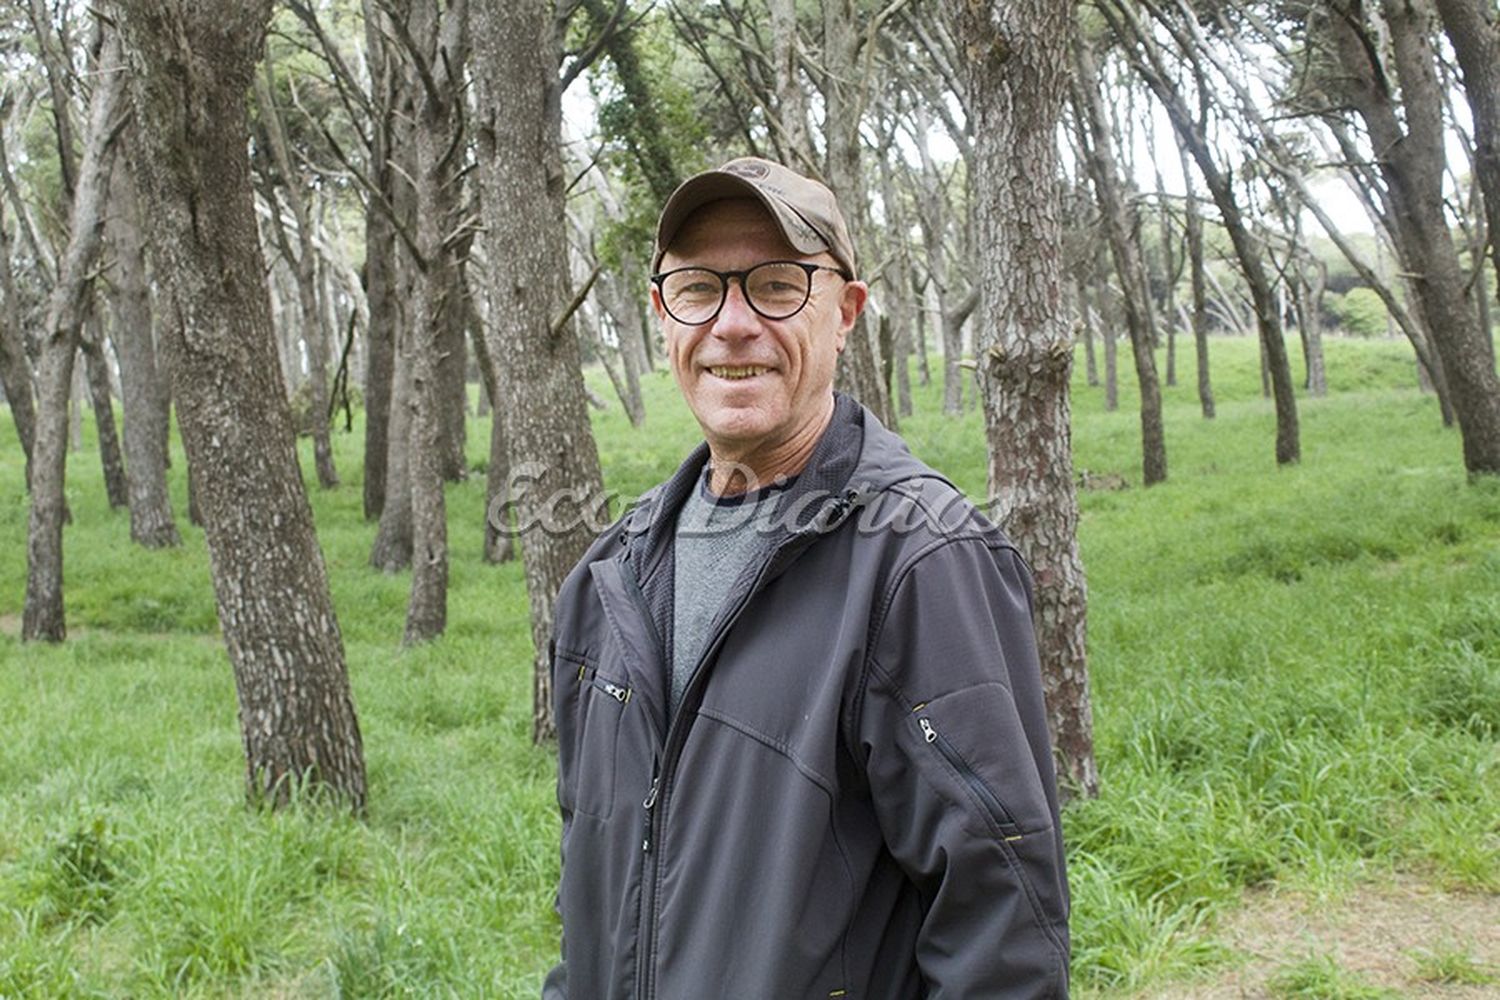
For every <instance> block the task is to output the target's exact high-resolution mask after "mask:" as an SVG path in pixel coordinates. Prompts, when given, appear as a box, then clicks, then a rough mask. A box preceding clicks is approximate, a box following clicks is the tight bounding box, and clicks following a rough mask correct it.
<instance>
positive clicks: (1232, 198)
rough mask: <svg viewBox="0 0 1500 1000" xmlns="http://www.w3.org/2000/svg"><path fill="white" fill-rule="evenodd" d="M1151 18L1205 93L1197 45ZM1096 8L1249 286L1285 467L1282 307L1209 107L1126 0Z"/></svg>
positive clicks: (1292, 416)
mask: <svg viewBox="0 0 1500 1000" xmlns="http://www.w3.org/2000/svg"><path fill="white" fill-rule="evenodd" d="M1142 6H1143V7H1145V8H1146V9H1147V10H1148V11H1149V12H1150V13H1151V15H1152V16H1153V18H1154V19H1155V21H1156V23H1158V24H1161V25H1162V26H1163V27H1164V28H1165V30H1166V31H1167V32H1168V34H1169V35H1171V36H1172V38H1173V39H1174V41H1175V42H1176V45H1177V50H1178V54H1179V55H1180V56H1181V57H1182V58H1183V60H1184V61H1185V63H1186V65H1187V68H1188V71H1189V72H1190V73H1191V74H1192V77H1193V85H1194V87H1195V89H1196V90H1197V92H1198V93H1199V94H1201V95H1206V94H1208V93H1209V92H1210V88H1209V86H1208V82H1207V79H1206V73H1205V70H1204V67H1203V64H1202V61H1201V59H1200V58H1199V55H1198V51H1199V50H1198V47H1197V46H1195V45H1194V44H1193V43H1192V41H1191V39H1190V38H1189V37H1188V36H1187V34H1186V29H1184V28H1181V27H1180V26H1179V25H1178V24H1177V22H1176V20H1175V19H1174V18H1173V17H1171V16H1170V14H1169V13H1168V12H1166V11H1164V10H1161V9H1160V8H1158V7H1156V6H1155V5H1154V4H1152V3H1150V2H1143V3H1142ZM1099 10H1100V12H1101V13H1103V14H1104V16H1105V18H1106V19H1107V20H1108V21H1109V23H1110V25H1111V27H1112V28H1113V30H1114V31H1115V33H1116V34H1117V35H1118V36H1119V37H1120V38H1122V39H1123V40H1125V47H1124V52H1125V55H1126V57H1127V58H1128V59H1129V60H1130V63H1131V65H1132V66H1133V67H1134V68H1135V70H1136V72H1137V73H1139V74H1140V76H1141V79H1142V80H1144V81H1145V82H1146V85H1147V86H1148V87H1150V88H1151V92H1152V93H1153V94H1154V95H1155V96H1156V99H1157V101H1158V102H1159V103H1160V104H1161V106H1162V108H1163V109H1164V110H1165V111H1166V113H1167V117H1168V119H1169V120H1170V121H1171V123H1172V129H1173V131H1174V132H1175V133H1176V135H1177V140H1178V143H1179V144H1180V145H1182V146H1183V147H1184V148H1185V149H1186V150H1187V151H1188V153H1190V154H1191V155H1192V157H1193V161H1194V162H1195V163H1196V164H1197V166H1198V172H1199V173H1200V174H1201V175H1202V177H1203V182H1204V183H1205V184H1206V185H1207V186H1208V190H1209V194H1210V195H1211V196H1212V197H1213V200H1214V204H1215V205H1217V206H1218V209H1219V217H1220V219H1221V220H1222V221H1223V224H1224V229H1225V231H1226V232H1227V233H1228V235H1229V240H1230V243H1231V244H1232V245H1233V246H1234V254H1235V259H1236V261H1238V263H1239V266H1240V273H1241V274H1243V275H1244V278H1245V283H1246V284H1247V285H1248V286H1249V288H1250V297H1251V300H1252V302H1253V303H1254V306H1255V323H1256V330H1257V332H1258V333H1259V335H1260V343H1261V350H1262V351H1263V352H1264V357H1265V359H1266V365H1267V367H1268V368H1269V375H1270V381H1271V386H1272V390H1273V393H1274V396H1275V405H1276V461H1277V462H1278V463H1280V464H1282V465H1286V464H1288V463H1291V462H1295V461H1297V460H1298V459H1299V458H1300V457H1301V455H1302V444H1301V433H1300V431H1299V427H1298V419H1297V397H1296V390H1295V389H1294V387H1293V385H1292V369H1291V364H1290V362H1289V361H1288V359H1287V353H1286V340H1285V336H1284V334H1283V331H1282V326H1281V312H1280V310H1279V309H1278V308H1277V304H1276V297H1275V294H1274V291H1273V287H1272V282H1271V278H1270V275H1268V274H1267V273H1266V266H1265V261H1264V260H1262V259H1261V251H1260V244H1259V242H1258V241H1257V240H1256V239H1255V237H1254V235H1253V234H1252V233H1251V231H1250V226H1249V224H1248V223H1247V222H1246V218H1245V211H1244V209H1243V208H1242V206H1241V204H1240V199H1239V198H1237V197H1236V195H1235V191H1234V186H1233V183H1232V177H1231V175H1230V174H1229V173H1228V172H1227V171H1226V170H1225V169H1223V168H1222V167H1221V166H1220V164H1219V160H1218V158H1217V157H1216V156H1215V155H1214V150H1213V148H1212V147H1211V146H1210V144H1209V141H1208V133H1207V124H1206V117H1205V116H1206V114H1207V108H1206V106H1205V107H1200V109H1199V111H1200V114H1198V115H1194V114H1193V112H1192V111H1191V109H1190V108H1189V107H1188V103H1187V99H1186V98H1184V97H1183V95H1182V92H1181V90H1180V89H1179V88H1178V87H1177V86H1176V85H1175V84H1174V83H1173V81H1172V79H1171V77H1170V74H1169V73H1168V71H1167V67H1166V63H1165V58H1164V54H1163V52H1162V50H1161V47H1160V46H1159V45H1158V44H1157V42H1156V39H1155V37H1154V36H1153V35H1152V33H1151V30H1150V28H1149V27H1148V26H1146V25H1143V24H1142V23H1141V21H1140V20H1139V19H1138V18H1137V17H1136V14H1135V11H1134V9H1133V7H1132V4H1131V2H1128V0H1103V2H1102V3H1101V4H1100V5H1099Z"/></svg>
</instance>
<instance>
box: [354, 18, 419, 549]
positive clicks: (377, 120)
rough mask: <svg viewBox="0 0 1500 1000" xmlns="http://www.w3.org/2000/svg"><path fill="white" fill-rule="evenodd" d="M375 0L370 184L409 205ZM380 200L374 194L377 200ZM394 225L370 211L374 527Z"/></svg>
mask: <svg viewBox="0 0 1500 1000" xmlns="http://www.w3.org/2000/svg"><path fill="white" fill-rule="evenodd" d="M380 17H381V15H380V13H379V11H378V10H377V9H376V0H364V21H365V52H366V56H365V58H366V60H367V61H368V63H369V73H370V118H371V121H370V169H369V177H370V182H371V184H372V185H374V187H375V189H376V192H377V193H378V196H379V197H382V198H384V199H385V201H386V204H388V205H391V206H393V207H394V206H397V205H400V204H403V203H406V202H407V201H408V199H406V198H403V197H402V196H401V195H399V194H398V193H397V185H398V184H400V185H402V187H403V188H404V186H405V185H404V182H403V181H401V180H400V177H399V174H398V172H397V171H396V170H395V169H394V168H393V165H392V162H391V139H392V133H393V131H394V129H395V128H396V114H395V112H396V86H397V84H396V78H397V76H396V73H395V70H394V68H393V66H392V59H391V57H390V55H389V53H388V52H387V51H386V48H387V43H386V40H385V33H384V32H382V31H381V30H380ZM376 196H377V194H376V193H372V194H371V195H370V197H371V198H372V199H373V198H375V197H376ZM396 252H397V251H396V228H395V224H394V223H393V222H392V221H391V219H390V218H389V217H388V216H387V215H386V213H385V212H383V211H381V210H380V209H379V208H378V207H376V206H375V205H370V206H369V207H368V208H366V210H365V270H364V284H365V301H366V302H367V303H368V311H369V314H370V323H369V329H368V332H367V338H368V343H369V349H368V350H367V351H366V354H365V461H364V477H365V479H364V494H363V496H364V510H365V520H366V521H373V520H376V519H378V518H379V517H380V516H381V511H382V510H384V508H385V488H386V458H387V454H388V452H389V451H390V436H389V431H390V420H391V391H392V385H393V379H394V373H395V367H396V327H397V324H398V322H399V315H400V305H399V302H398V300H397V268H398V265H397V262H396Z"/></svg>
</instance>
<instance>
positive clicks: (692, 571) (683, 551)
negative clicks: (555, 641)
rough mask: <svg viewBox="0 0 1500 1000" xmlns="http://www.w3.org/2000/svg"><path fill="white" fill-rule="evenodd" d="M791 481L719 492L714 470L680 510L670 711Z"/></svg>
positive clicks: (759, 549) (673, 710) (675, 554)
mask: <svg viewBox="0 0 1500 1000" xmlns="http://www.w3.org/2000/svg"><path fill="white" fill-rule="evenodd" d="M789 485H791V483H790V481H784V482H781V483H778V484H777V485H774V486H769V487H766V488H765V489H762V490H755V491H753V492H750V493H741V494H738V495H735V496H727V497H719V496H715V495H714V494H713V493H711V492H710V491H709V489H708V471H707V470H705V471H704V474H703V478H702V479H700V480H699V482H698V488H697V489H695V490H693V491H692V493H690V494H689V495H688V498H687V500H686V502H684V503H683V505H682V510H681V511H680V512H679V513H678V515H677V533H676V537H675V541H674V546H675V549H674V552H673V560H674V562H675V563H676V568H675V569H676V571H675V574H674V579H673V591H674V596H673V606H672V678H671V680H672V683H671V685H670V689H669V697H668V700H667V716H668V718H671V717H672V716H673V715H675V714H676V713H677V705H678V704H679V703H680V702H681V701H682V692H683V690H684V689H685V688H686V687H687V682H688V678H689V677H690V676H692V673H693V668H694V667H695V666H697V665H698V657H700V656H702V655H703V647H704V645H705V644H706V643H707V642H708V639H709V630H710V628H711V627H712V626H713V623H714V619H715V618H716V617H718V614H719V612H720V610H722V609H723V607H724V601H725V600H726V599H727V598H728V597H729V592H730V590H731V589H732V588H733V587H734V584H735V581H736V580H738V579H739V577H740V573H741V572H743V571H744V569H745V567H746V566H748V565H749V564H750V562H751V561H752V560H754V559H756V558H758V557H759V556H760V555H761V554H762V551H763V550H762V546H764V545H765V543H766V538H767V535H766V533H765V532H764V531H761V530H758V528H759V527H761V526H763V525H764V524H765V523H766V521H767V519H768V516H769V515H770V514H772V513H774V508H775V504H776V500H777V499H778V498H779V497H780V495H781V493H782V492H784V491H785V490H786V488H787V487H788V486H789Z"/></svg>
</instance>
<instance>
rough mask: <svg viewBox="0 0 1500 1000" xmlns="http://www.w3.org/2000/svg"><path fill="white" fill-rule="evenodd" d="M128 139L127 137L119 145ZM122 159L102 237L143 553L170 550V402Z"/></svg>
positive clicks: (131, 180) (134, 199)
mask: <svg viewBox="0 0 1500 1000" xmlns="http://www.w3.org/2000/svg"><path fill="white" fill-rule="evenodd" d="M130 141H133V140H131V139H129V137H128V136H127V138H126V142H127V143H128V142H130ZM134 169H135V168H134V166H133V165H132V164H131V163H130V160H129V158H128V157H127V158H126V159H124V160H123V161H122V162H121V163H120V165H119V168H118V169H116V170H114V171H112V172H111V174H110V188H109V203H110V214H109V220H108V222H107V223H106V224H105V235H106V236H107V238H108V239H109V245H110V249H111V250H112V251H113V254H114V262H115V270H114V275H113V279H114V281H113V284H114V293H113V296H112V301H113V304H114V317H115V331H114V339H115V350H116V353H117V354H119V357H120V396H121V401H122V403H123V409H124V416H125V468H126V471H127V472H128V473H129V475H128V477H127V481H128V485H129V487H130V538H131V541H133V542H135V543H136V544H138V545H144V546H145V547H146V548H151V549H155V548H164V547H167V546H172V545H178V544H181V542H182V537H181V536H180V535H179V534H178V533H177V523H176V521H174V520H173V518H172V496H171V494H170V493H169V492H168V491H167V454H168V452H167V449H168V446H169V437H168V435H169V419H170V414H169V410H170V403H169V400H168V394H167V386H166V379H165V377H164V375H165V373H164V372H163V371H162V370H161V369H160V368H158V367H157V363H156V341H155V336H154V334H153V332H152V327H151V290H150V286H149V285H148V284H147V281H146V241H145V236H144V235H143V234H142V232H141V214H140V202H139V197H138V194H137V191H136V184H135V177H134V175H133V171H134Z"/></svg>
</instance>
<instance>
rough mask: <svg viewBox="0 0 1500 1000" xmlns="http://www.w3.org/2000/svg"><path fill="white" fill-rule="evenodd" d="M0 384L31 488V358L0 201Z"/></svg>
mask: <svg viewBox="0 0 1500 1000" xmlns="http://www.w3.org/2000/svg"><path fill="white" fill-rule="evenodd" d="M0 388H3V389H4V390H5V401H6V403H8V404H9V405H10V415H11V419H12V420H14V421H15V425H16V436H17V437H19V438H20V439H21V451H22V452H23V453H24V454H25V456H26V488H27V489H30V488H31V456H32V449H33V447H34V446H35V442H36V404H35V401H34V398H33V396H32V392H31V362H30V361H29V360H27V358H26V345H25V343H24V341H23V340H22V334H21V303H20V300H19V299H17V298H16V285H15V279H14V277H13V276H12V275H11V272H10V237H9V234H8V233H7V231H6V227H5V205H4V202H3V201H0Z"/></svg>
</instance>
